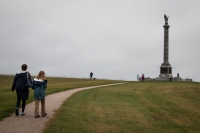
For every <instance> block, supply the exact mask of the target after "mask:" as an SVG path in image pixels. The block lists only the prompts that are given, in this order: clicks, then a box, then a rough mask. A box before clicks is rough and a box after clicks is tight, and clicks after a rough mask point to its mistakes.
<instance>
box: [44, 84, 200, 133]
mask: <svg viewBox="0 0 200 133" xmlns="http://www.w3.org/2000/svg"><path fill="white" fill-rule="evenodd" d="M44 132H45V133H199V132H200V83H192V82H144V83H141V82H140V83H136V82H128V83H126V84H123V85H118V86H110V87H102V88H97V89H91V90H85V91H81V92H78V93H76V94H74V95H72V96H71V97H70V98H69V99H68V100H67V101H65V102H64V103H63V105H62V107H61V108H60V109H59V110H58V111H57V112H56V114H55V115H54V118H53V119H51V120H50V122H49V123H47V124H46V129H45V130H44Z"/></svg>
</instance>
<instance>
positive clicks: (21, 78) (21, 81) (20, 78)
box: [15, 73, 31, 90]
mask: <svg viewBox="0 0 200 133" xmlns="http://www.w3.org/2000/svg"><path fill="white" fill-rule="evenodd" d="M16 76H17V80H16V86H15V88H16V90H25V89H27V88H29V87H30V86H31V83H30V80H29V78H28V73H20V74H17V75H16Z"/></svg>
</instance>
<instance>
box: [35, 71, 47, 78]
mask: <svg viewBox="0 0 200 133" xmlns="http://www.w3.org/2000/svg"><path fill="white" fill-rule="evenodd" d="M37 79H42V80H45V79H46V78H45V72H44V71H40V72H39V73H38V75H37Z"/></svg>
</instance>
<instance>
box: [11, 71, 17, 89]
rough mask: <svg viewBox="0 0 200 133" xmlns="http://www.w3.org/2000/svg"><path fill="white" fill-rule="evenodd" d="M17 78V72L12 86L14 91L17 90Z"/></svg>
mask: <svg viewBox="0 0 200 133" xmlns="http://www.w3.org/2000/svg"><path fill="white" fill-rule="evenodd" d="M16 80H17V74H16V75H15V77H14V80H13V84H12V88H11V90H12V91H14V90H15V86H16Z"/></svg>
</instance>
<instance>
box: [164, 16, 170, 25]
mask: <svg viewBox="0 0 200 133" xmlns="http://www.w3.org/2000/svg"><path fill="white" fill-rule="evenodd" d="M164 18H165V23H166V24H167V23H168V18H169V16H168V17H167V15H166V14H165V15H164Z"/></svg>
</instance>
